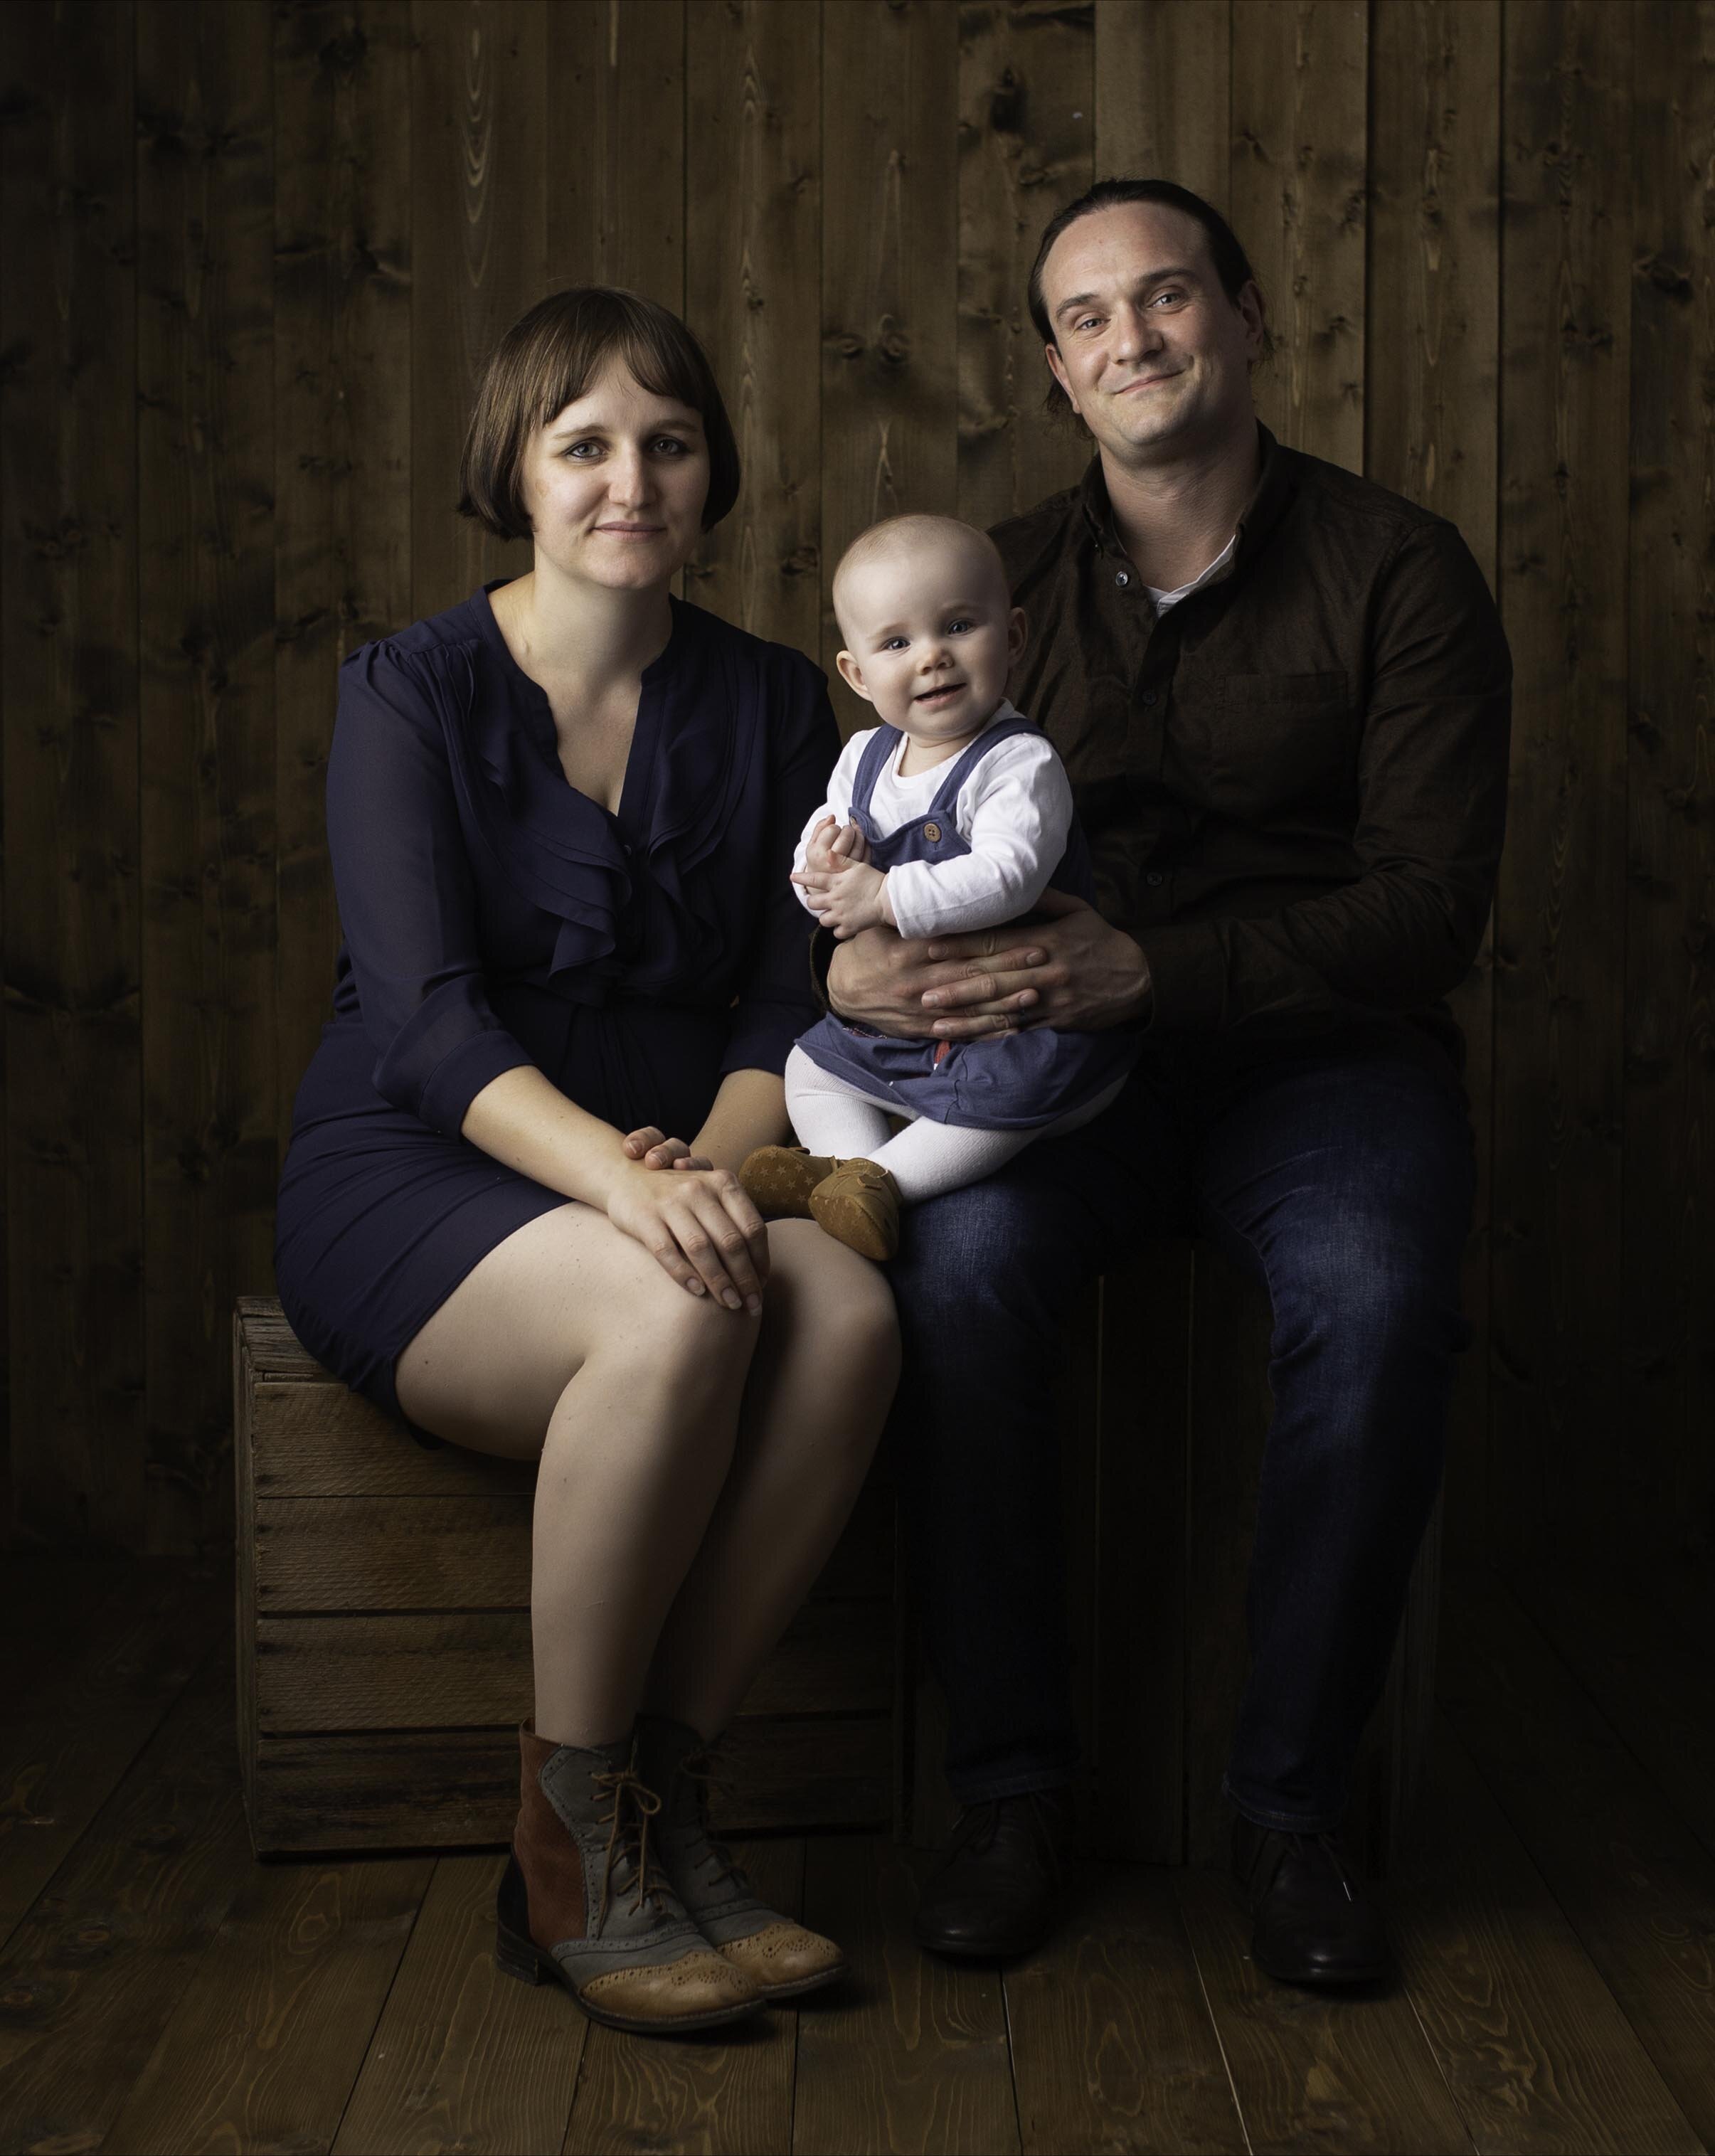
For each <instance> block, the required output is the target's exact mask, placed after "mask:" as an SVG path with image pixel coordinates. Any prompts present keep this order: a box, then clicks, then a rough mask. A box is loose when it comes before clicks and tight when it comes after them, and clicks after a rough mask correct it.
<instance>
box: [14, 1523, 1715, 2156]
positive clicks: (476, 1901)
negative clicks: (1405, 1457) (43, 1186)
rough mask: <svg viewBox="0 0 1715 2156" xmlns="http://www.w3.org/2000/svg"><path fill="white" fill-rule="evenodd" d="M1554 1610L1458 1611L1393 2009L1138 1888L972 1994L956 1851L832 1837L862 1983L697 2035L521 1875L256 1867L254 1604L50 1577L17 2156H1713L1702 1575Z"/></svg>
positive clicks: (1714, 2046)
mask: <svg viewBox="0 0 1715 2156" xmlns="http://www.w3.org/2000/svg"><path fill="white" fill-rule="evenodd" d="M1526 1599H1528V1600H1529V1601H1530V1603H1531V1605H1532V1606H1531V1611H1530V1613H1529V1614H1527V1611H1526V1609H1525V1608H1524V1607H1523V1606H1522V1603H1521V1601H1519V1600H1518V1599H1514V1598H1513V1597H1512V1595H1510V1594H1507V1592H1506V1591H1505V1590H1504V1589H1502V1588H1500V1587H1499V1586H1497V1584H1494V1583H1493V1582H1492V1581H1490V1580H1487V1579H1463V1580H1461V1579H1455V1580H1454V1581H1453V1582H1452V1583H1451V1585H1450V1588H1449V1593H1448V1601H1447V1608H1446V1614H1445V1621H1444V1625H1443V1630H1442V1641H1441V1658H1440V1659H1441V1707H1442V1717H1441V1722H1440V1728H1439V1731H1438V1735H1437V1739H1436V1743H1435V1758H1434V1768H1433V1774H1432V1778H1431V1785H1430V1791H1429V1794H1428V1796H1427V1799H1426V1800H1425V1804H1424V1807H1423V1809H1422V1811H1421V1813H1420V1817H1419V1820H1418V1821H1417V1825H1416V1831H1415V1835H1414V1838H1413V1842H1412V1846H1411V1850H1410V1852H1409V1856H1408V1859H1407V1861H1406V1862H1405V1864H1404V1866H1402V1868H1401V1871H1400V1873H1399V1876H1398V1877H1397V1878H1395V1879H1394V1880H1393V1881H1390V1882H1389V1888H1388V1892H1389V1900H1390V1902H1391V1906H1392V1907H1393V1910H1394V1923H1395V1929H1396V1933H1397V1936H1398V1938H1399V1947H1400V1953H1401V1960H1402V1965H1403V1971H1404V1974H1403V1979H1402V1981H1401V1983H1400V1984H1399V1986H1398V1987H1397V1988H1395V1989H1393V1990H1391V1991H1390V1992H1388V1993H1386V1994H1383V1995H1379V1996H1375V1997H1359V1998H1345V1999H1338V1998H1318V1997H1317V1996H1315V1995H1313V1994H1307V1993H1301V1992H1295V1991H1291V1990H1288V1989H1282V1988H1281V1987H1280V1986H1277V1985H1275V1984H1270V1983H1269V1982H1268V1981H1267V1980H1266V1979H1264V1978H1262V1977H1261V1975H1260V1974H1259V1973H1258V1971H1257V1970H1256V1969H1255V1965H1254V1963H1252V1962H1251V1960H1250V1956H1249V1953H1248V1933H1247V1927H1246V1925H1245V1922H1244V1921H1243V1920H1242V1918H1241V1917H1240V1915H1239V1913H1238V1912H1237V1910H1236V1909H1235V1906H1234V1904H1233V1902H1232V1901H1231V1899H1230V1896H1229V1894H1228V1892H1227V1891H1226V1887H1225V1881H1224V1880H1223V1879H1222V1878H1221V1877H1220V1876H1219V1875H1218V1874H1214V1873H1209V1872H1198V1871H1184V1872H1178V1873H1169V1872H1163V1871H1147V1870H1131V1869H1122V1868H1119V1867H1111V1866H1110V1867H1104V1866H1087V1867H1085V1868H1084V1870H1083V1871H1081V1874H1080V1876H1078V1878H1077V1880H1076V1885H1075V1888H1074V1892H1073V1893H1072V1896H1071V1902H1070V1905H1069V1907H1068V1910H1067V1914H1066V1921H1065V1924H1064V1925H1063V1926H1062V1928H1061V1929H1060V1932H1059V1933H1058V1934H1057V1935H1056V1937H1055V1939H1054V1940H1053V1942H1052V1943H1050V1945H1049V1946H1048V1947H1047V1948H1045V1949H1044V1950H1043V1951H1042V1952H1041V1953H1038V1954H1036V1955H1035V1956H1033V1957H1031V1958H1030V1959H1029V1960H1028V1961H1026V1962H1024V1963H1020V1964H1019V1965H1018V1966H1016V1967H1014V1968H1010V1969H1004V1970H1001V1969H991V1968H984V1967H973V1968H966V1969H960V1968H955V1967H951V1966H948V1965H947V1964H945V1963H939V1962H934V1961H931V1960H929V1959H927V1958H925V1957H923V1956H922V1955H921V1954H919V1953H917V1951H916V1949H915V1948H914V1947H913V1946H912V1944H911V1938H910V1915H911V1906H912V1899H913V1896H914V1894H915V1892H916V1889H917V1881H919V1880H920V1879H921V1877H922V1873H923V1871H924V1870H925V1868H926V1866H927V1859H925V1858H924V1857H923V1856H922V1854H921V1853H919V1852H917V1851H910V1850H904V1849H899V1848H896V1847H894V1846H893V1845H891V1844H889V1843H886V1842H884V1841H879V1840H874V1839H872V1838H869V1837H862V1836H839V1835H827V1836H820V1837H815V1838H812V1839H810V1840H793V1839H785V1840H773V1841H759V1842H757V1843H755V1844H752V1845H751V1848H750V1856H751V1861H752V1863H753V1867H754V1869H755V1871H756V1872H757V1876H758V1879H759V1881H760V1882H761V1883H763V1885H764V1886H765V1888H766V1891H767V1892H768V1893H769V1895H770V1896H771V1897H773V1899H774V1900H775V1901H776V1902H777V1903H778V1906H780V1907H783V1908H787V1909H791V1910H793V1911H798V1912H802V1914H803V1915H804V1917H805V1919H806V1920H807V1921H808V1922H811V1923H814V1924H819V1925H821V1926H824V1928H827V1929H828V1930H829V1931H831V1932H833V1933H835V1934H836V1935H837V1936H838V1937H839V1938H840V1939H841V1940H842V1941H843V1942H844V1943H845V1946H846V1948H847V1950H848V1952H849V1953H850V1957H851V1960H852V1965H853V1976H852V1979H851V1980H850V1983H849V1984H848V1985H847V1986H846V1987H845V1989H844V1990H843V1991H842V1992H840V1993H839V1994H834V1995H830V1996H829V1998H828V1999H825V2000H824V2001H823V2002H822V2003H820V2004H819V2005H807V2006H806V2007H804V2009H803V2010H800V2011H798V2012H796V2013H789V2012H783V2013H778V2014H774V2015H769V2016H768V2017H767V2018H766V2019H765V2020H761V2021H759V2022H757V2024H756V2025H754V2026H753V2027H749V2028H747V2029H745V2030H741V2031H739V2032H737V2034H736V2035H734V2036H733V2037H732V2039H731V2040H727V2041H726V2042H717V2041H713V2040H704V2041H691V2042H682V2043H677V2044H673V2043H663V2042H655V2043H650V2042H646V2041H642V2040H635V2039H631V2038H626V2037H622V2036H619V2035H615V2034H614V2032H613V2031H612V2030H603V2029H596V2028H593V2027H591V2026H590V2025H588V2024H587V2023H586V2022H584V2021H583V2019H582V2017H581V2016H579V2015H578V2014H577V2012H576V2011H575V2010H573V2008H572V2007H571V2006H570V2005H569V2003H568V2002H567V2000H565V1999H563V1997H562V1996H561V1995H560V1994H557V1993H555V1992H551V1991H549V1990H547V1989H526V1987H524V1986H522V1985H521V1984H514V1983H512V1982H511V1981H509V1980H507V1979H504V1978H501V1977H499V1976H498V1975H497V1974H496V1971H495V1969H494V1965H493V1963H492V1960H491V1958H490V1945H491V1924H492V1905H493V1894H494V1886H495V1881H496V1877H497V1876H498V1872H499V1868H500V1859H499V1858H498V1857H497V1856H493V1855H490V1854H486V1853H479V1854H475V1855H460V1856H442V1857H440V1858H439V1859H436V1858H433V1857H417V1856H396V1857H388V1858H380V1859H367V1860H362V1861H329V1860H326V1859H323V1858H317V1859H315V1860H313V1861H303V1862H280V1863H273V1864H268V1865H259V1864H257V1863H256V1862H255V1861H254V1859H253V1858H252V1857H251V1856H250V1853H249V1847H248V1845H247V1841H246V1839H245V1835H244V1827H243V1823H242V1815H241V1810H240V1806H239V1787H238V1774H237V1766H236V1754H235V1746H234V1732H233V1713H232V1688H233V1666H232V1656H231V1653H230V1649H229V1645H228V1637H227V1634H228V1600H227V1597H226V1594H225V1592H224V1589H223V1584H222V1583H221V1582H219V1581H217V1580H212V1579H209V1578H196V1577H194V1576H193V1575H191V1574H190V1573H187V1571H185V1570H184V1569H183V1568H175V1567H173V1566H172V1565H167V1564H159V1565H151V1564H134V1565H131V1566H128V1567H124V1568H119V1569H117V1570H116V1569H115V1568H113V1567H112V1566H110V1565H104V1566H102V1567H100V1568H95V1567H82V1568H80V1567H75V1566H74V1567H71V1568H67V1567H65V1566H64V1565H54V1564H48V1563H38V1562H36V1561H33V1560H17V1559H14V1560H13V1561H11V1563H9V1564H8V1567H7V1568H6V1569H5V1575H4V1578H3V1581H0V1624H3V1625H5V1627H6V1635H7V1639H8V1649H9V1651H8V1652H7V1653H6V1654H4V1655H0V1672H3V1676H4V1683H3V1688H0V1716H3V1718H0V2152H4V2151H10V2150H32V2151H40V2152H43V2156H47V2152H49V2151H53V2152H62V2151H73V2150H96V2149H106V2150H111V2151H115V2152H120V2156H131V2152H139V2153H140V2152H143V2151H147V2150H163V2151H173V2152H184V2156H196V2152H203V2151H210V2152H212V2151H215V2150H220V2151H223V2152H232V2151H246V2150H257V2151H262V2150H270V2151H287V2150H290V2151H291V2152H293V2156H325V2152H332V2156H394V2152H398V2156H405V2152H412V2156H454V2152H457V2156H484V2152H489V2151H492V2152H495V2156H529V2153H530V2152H536V2151H541V2152H544V2156H551V2153H552V2152H557V2151H561V2150H565V2151H568V2152H573V2151H575V2152H578V2156H584V2152H595V2151H603V2150H615V2151H619V2150H629V2151H637V2150H651V2151H662V2152H665V2151H673V2150H680V2149H683V2150H698V2151H724V2150H731V2151H733V2152H742V2156H768V2152H772V2151H779V2152H782V2156H785V2152H798V2156H833V2152H842V2156H843V2152H854V2156H856V2152H863V2151H870V2150H875V2151H891V2150H912V2151H916V2150H922V2151H931V2150H947V2151H969V2152H973V2156H989V2152H1001V2151H1018V2152H1021V2156H1039V2152H1040V2156H1049V2152H1066V2156H1074V2152H1082V2151H1098V2150H1099V2151H1102V2152H1113V2153H1114V2156H1122V2152H1123V2153H1124V2156H1144V2153H1145V2152H1153V2151H1163V2152H1166V2151H1194V2152H1198V2156H1204V2152H1207V2156H1240V2152H1245V2151H1251V2150H1255V2151H1263V2150H1269V2151H1274V2150H1292V2149H1306V2150H1309V2149H1315V2150H1317V2151H1323V2152H1332V2156H1340V2152H1346V2151H1351V2152H1357V2151H1383V2150H1399V2151H1424V2150H1435V2151H1440V2150H1458V2151H1466V2152H1481V2156H1549V2152H1558V2151H1568V2152H1573V2151H1578V2152H1583V2151H1589V2152H1599V2151H1606V2150H1614V2151H1623V2152H1630V2151H1633V2150H1635V2151H1639V2152H1643V2151H1652V2152H1653V2151H1656V2150H1662V2151H1675V2152H1678V2151H1686V2152H1692V2151H1697V2150H1704V2149H1712V2148H1715V1801H1712V1799H1711V1796H1710V1782H1709V1779H1708V1777H1707V1774H1706V1773H1705V1772H1704V1771H1703V1770H1704V1768H1705V1766H1706V1764H1707V1763H1710V1761H1711V1756H1712V1755H1711V1753H1710V1750H1709V1740H1708V1732H1710V1731H1711V1730H1712V1729H1715V1634H1712V1632H1711V1631H1710V1630H1708V1629H1707V1628H1706V1627H1704V1626H1703V1625H1701V1624H1700V1623H1698V1622H1696V1621H1688V1620H1687V1610H1688V1609H1690V1610H1692V1613H1693V1617H1695V1614H1696V1613H1697V1611H1698V1610H1700V1609H1702V1608H1703V1607H1704V1606H1705V1605H1703V1604H1700V1603H1697V1601H1696V1600H1695V1599H1691V1600H1688V1599H1687V1594H1686V1593H1685V1590H1684V1585H1683V1583H1682V1582H1681V1583H1678V1584H1677V1585H1676V1590H1675V1596H1674V1597H1668V1596H1666V1595H1664V1596H1662V1597H1661V1599H1658V1600H1657V1601H1656V1602H1653V1603H1652V1602H1651V1599H1650V1598H1649V1596H1648V1595H1647V1594H1646V1593H1643V1592H1641V1591H1640V1590H1639V1589H1638V1588H1637V1586H1636V1585H1635V1584H1630V1585H1629V1586H1627V1587H1625V1589H1620V1588H1615V1589H1612V1590H1605V1592H1603V1593H1601V1594H1596V1593H1594V1592H1592V1593H1588V1594H1586V1593H1580V1594H1578V1595H1575V1596H1571V1595H1561V1596H1559V1597H1558V1598H1557V1597H1553V1596H1542V1595H1531V1596H1528V1597H1527V1598H1526ZM21 1642H22V1643H25V1644H26V1645H27V1649H28V1650H27V1651H25V1652H19V1651H18V1648H19V1643H21Z"/></svg>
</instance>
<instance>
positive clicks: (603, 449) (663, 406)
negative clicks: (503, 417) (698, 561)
mask: <svg viewBox="0 0 1715 2156" xmlns="http://www.w3.org/2000/svg"><path fill="white" fill-rule="evenodd" d="M521 490H522V493H523V496H524V506H525V507H526V509H527V510H528V511H529V512H530V520H531V526H532V529H533V531H534V536H535V540H536V552H537V560H538V562H541V561H542V559H543V558H546V559H547V561H549V562H552V564H553V566H554V567H556V568H557V569H559V570H561V571H562V572H563V573H564V574H565V575H567V576H569V577H578V578H581V579H583V581H585V582H587V583H593V584H600V585H603V586H604V587H605V588H608V590H611V591H639V590H643V589H645V588H649V587H650V586H652V585H656V584H664V583H666V582H667V581H668V580H669V579H670V577H674V576H675V575H676V574H677V573H678V572H679V571H680V569H681V568H682V567H684V565H685V562H687V561H688V560H689V559H690V557H691V553H692V552H693V551H694V550H695V548H696V542H697V541H698V539H699V538H700V537H701V531H702V513H703V503H704V502H705V500H706V499H707V496H708V491H709V449H708V444H707V442H706V440H705V439H704V436H703V423H702V420H701V417H700V416H699V414H698V413H697V412H696V410H695V409H694V408H693V407H692V406H691V405H689V404H680V403H678V402H677V401H676V400H675V399H674V398H670V397H657V396H656V395H655V393H654V392H653V391H651V390H648V389H642V388H639V386H638V384H637V382H635V381H634V379H633V377H632V375H631V372H630V370H629V368H628V367H625V366H624V364H623V363H622V362H619V361H618V360H610V361H609V362H608V364H607V366H606V367H604V368H603V370H602V372H600V373H599V374H598V375H597V376H596V377H595V378H594V380H593V382H590V383H589V385H588V388H586V389H585V391H584V393H583V395H582V396H581V397H578V398H574V399H573V402H572V403H569V404H567V406H566V407H565V408H564V409H563V410H562V411H560V412H558V413H556V414H555V415H554V417H553V418H552V419H550V420H549V421H548V422H547V424H546V425H544V426H542V427H538V428H537V431H536V433H535V434H534V436H533V437H532V438H531V442H530V445H529V447H528V449H526V453H525V458H524V469H523V471H522V474H521Z"/></svg>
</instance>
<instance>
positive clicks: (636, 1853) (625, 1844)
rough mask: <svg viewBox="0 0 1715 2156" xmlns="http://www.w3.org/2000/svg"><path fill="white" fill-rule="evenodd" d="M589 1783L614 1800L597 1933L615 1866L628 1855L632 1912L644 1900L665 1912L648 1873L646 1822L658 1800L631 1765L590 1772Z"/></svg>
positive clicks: (603, 1918) (608, 1902)
mask: <svg viewBox="0 0 1715 2156" xmlns="http://www.w3.org/2000/svg"><path fill="white" fill-rule="evenodd" d="M589 1786H590V1787H591V1789H593V1790H594V1791H595V1792H596V1794H597V1795H598V1796H603V1797H608V1796H610V1797H612V1799H614V1809H613V1812H612V1814H611V1815H610V1818H609V1822H608V1852H607V1861H606V1863H605V1865H604V1866H603V1871H602V1902H601V1907H600V1908H599V1909H598V1910H597V1912H596V1918H595V1928H596V1930H597V1931H598V1932H599V1931H600V1930H601V1928H602V1926H603V1924H604V1923H605V1922H607V1918H608V1908H609V1907H610V1906H611V1897H612V1894H613V1887H614V1870H615V1867H616V1866H619V1865H620V1864H623V1863H624V1861H626V1860H627V1859H628V1858H629V1860H630V1861H631V1863H632V1865H633V1866H634V1878H633V1884H634V1886H636V1888H637V1899H636V1900H635V1901H634V1902H633V1903H632V1904H631V1911H632V1914H633V1915H634V1916H635V1915H637V1914H639V1912H641V1910H642V1908H643V1905H644V1902H650V1903H651V1904H652V1905H653V1907H655V1909H656V1910H657V1911H658V1912H661V1913H663V1914H665V1906H664V1903H663V1901H662V1895H663V1892H664V1887H663V1883H662V1882H661V1881H660V1880H657V1879H655V1878H652V1877H651V1876H650V1845H649V1823H650V1820H652V1819H653V1818H654V1817H655V1814H656V1813H657V1812H658V1811H660V1809H661V1800H660V1798H659V1797H658V1796H657V1795H656V1794H655V1791H654V1790H653V1789H650V1786H649V1784H648V1783H647V1782H645V1781H644V1779H643V1777H642V1775H641V1774H639V1773H638V1771H637V1769H636V1768H634V1767H629V1766H627V1767H612V1768H608V1769H607V1770H606V1771H605V1772H604V1773H602V1774H592V1775H591V1776H590V1778H589Z"/></svg>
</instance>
